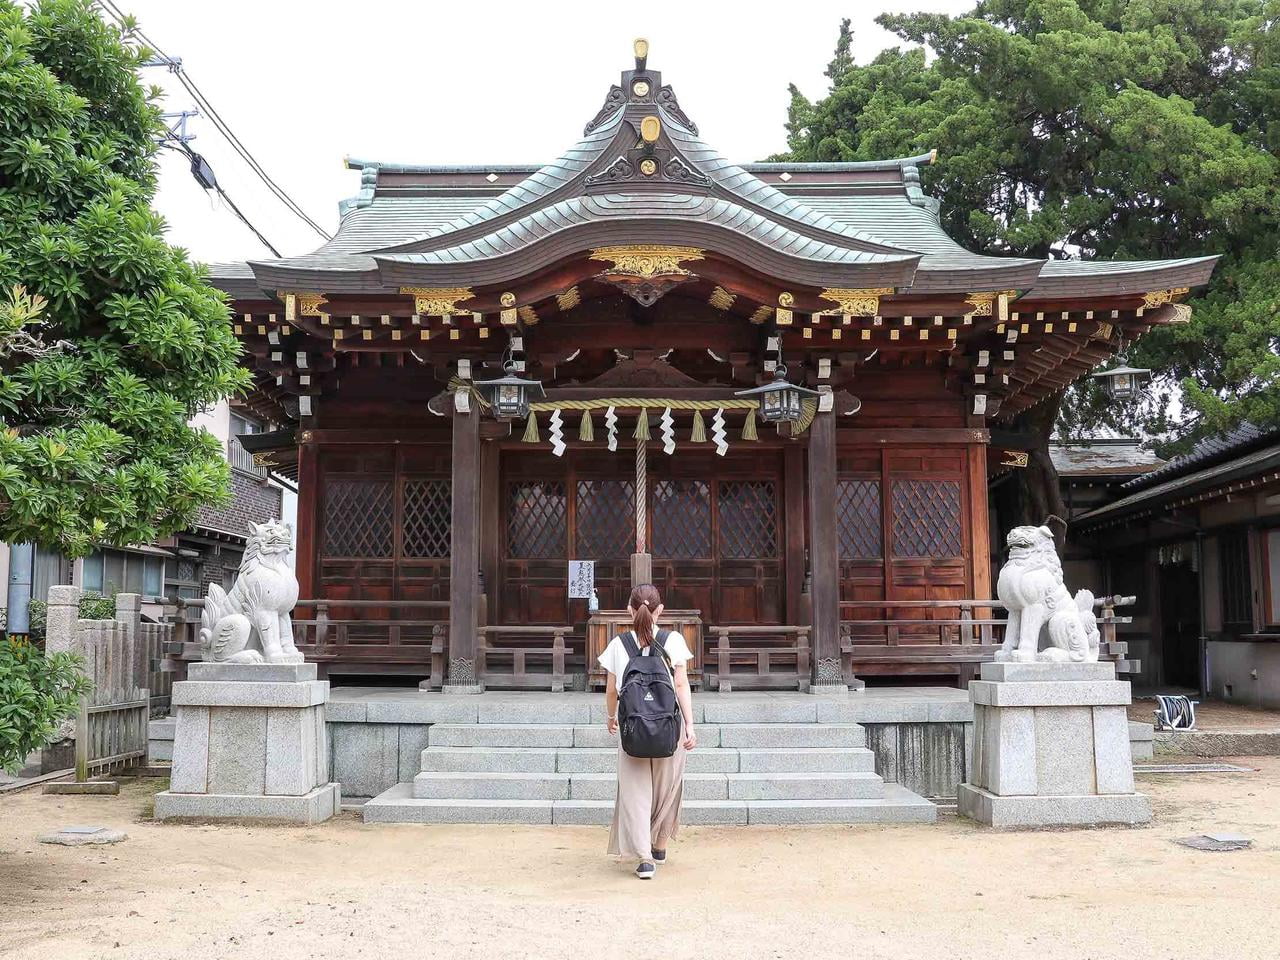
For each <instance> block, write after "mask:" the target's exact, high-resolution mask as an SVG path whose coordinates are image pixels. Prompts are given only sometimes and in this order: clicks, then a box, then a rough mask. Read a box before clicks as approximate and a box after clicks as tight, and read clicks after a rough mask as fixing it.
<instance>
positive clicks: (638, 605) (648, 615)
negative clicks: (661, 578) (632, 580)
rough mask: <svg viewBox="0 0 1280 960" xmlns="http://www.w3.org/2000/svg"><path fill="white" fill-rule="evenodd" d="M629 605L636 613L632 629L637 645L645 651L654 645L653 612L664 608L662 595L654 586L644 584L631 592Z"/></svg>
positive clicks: (632, 621)
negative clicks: (650, 645) (661, 607)
mask: <svg viewBox="0 0 1280 960" xmlns="http://www.w3.org/2000/svg"><path fill="white" fill-rule="evenodd" d="M629 605H630V607H631V609H632V610H634V611H635V615H634V616H633V617H632V620H631V627H632V629H633V630H634V631H635V635H636V643H637V644H639V645H640V647H641V649H643V648H645V647H647V646H649V644H651V643H653V634H654V620H653V611H654V610H656V609H658V607H660V606H662V595H661V594H659V593H658V588H657V587H655V586H654V585H653V584H651V583H642V584H639V585H638V586H637V587H636V588H635V589H634V590H632V591H631V600H630V601H629Z"/></svg>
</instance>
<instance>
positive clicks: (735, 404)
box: [529, 397, 760, 413]
mask: <svg viewBox="0 0 1280 960" xmlns="http://www.w3.org/2000/svg"><path fill="white" fill-rule="evenodd" d="M759 406H760V404H759V403H757V402H756V401H755V400H746V399H735V400H662V399H657V398H648V397H604V398H602V399H600V400H539V401H537V402H536V403H531V404H529V409H530V410H534V411H537V412H539V413H541V412H544V411H547V410H605V409H607V408H609V407H618V408H619V409H627V410H644V409H648V410H661V409H663V408H670V409H672V410H754V409H756V408H757V407H759Z"/></svg>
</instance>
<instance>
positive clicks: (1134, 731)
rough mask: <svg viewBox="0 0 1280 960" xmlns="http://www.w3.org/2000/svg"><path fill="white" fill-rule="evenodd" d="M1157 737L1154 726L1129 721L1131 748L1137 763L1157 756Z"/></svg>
mask: <svg viewBox="0 0 1280 960" xmlns="http://www.w3.org/2000/svg"><path fill="white" fill-rule="evenodd" d="M1155 736H1156V735H1155V726H1154V725H1153V724H1150V723H1142V722H1140V721H1137V720H1130V721H1129V748H1130V752H1131V755H1132V757H1133V760H1134V761H1135V762H1137V761H1140V760H1150V759H1152V758H1153V757H1154V756H1155Z"/></svg>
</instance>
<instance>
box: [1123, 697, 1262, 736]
mask: <svg viewBox="0 0 1280 960" xmlns="http://www.w3.org/2000/svg"><path fill="white" fill-rule="evenodd" d="M1155 710H1156V703H1155V701H1154V700H1135V701H1134V702H1133V703H1132V704H1130V705H1129V719H1130V720H1141V721H1142V722H1143V723H1151V721H1152V717H1153V715H1154V714H1155ZM1196 729H1198V730H1206V731H1211V732H1214V733H1231V732H1235V731H1241V730H1251V731H1256V730H1280V710H1259V709H1257V708H1256V707H1245V706H1241V705H1240V704H1237V703H1221V702H1219V701H1217V700H1206V701H1205V702H1204V703H1201V704H1198V705H1197V706H1196Z"/></svg>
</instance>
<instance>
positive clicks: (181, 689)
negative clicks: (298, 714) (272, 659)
mask: <svg viewBox="0 0 1280 960" xmlns="http://www.w3.org/2000/svg"><path fill="white" fill-rule="evenodd" d="M328 699H329V681H328V680H308V681H304V682H301V683H255V682H253V681H248V680H246V681H239V682H234V683H232V682H228V681H225V680H180V681H178V682H177V683H175V684H174V685H173V701H172V702H173V705H174V706H175V707H180V706H201V707H314V706H316V705H317V704H321V703H324V702H325V701H326V700H328Z"/></svg>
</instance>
